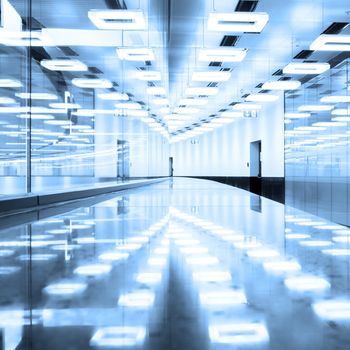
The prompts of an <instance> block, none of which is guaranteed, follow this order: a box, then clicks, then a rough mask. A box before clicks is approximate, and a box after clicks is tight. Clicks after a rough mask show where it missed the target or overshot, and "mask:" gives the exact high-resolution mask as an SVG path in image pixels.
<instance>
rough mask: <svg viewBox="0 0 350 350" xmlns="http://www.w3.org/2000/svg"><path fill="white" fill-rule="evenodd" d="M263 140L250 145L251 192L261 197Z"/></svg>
mask: <svg viewBox="0 0 350 350" xmlns="http://www.w3.org/2000/svg"><path fill="white" fill-rule="evenodd" d="M261 174H262V163H261V140H258V141H254V142H251V143H250V191H251V192H253V193H255V194H258V195H261Z"/></svg>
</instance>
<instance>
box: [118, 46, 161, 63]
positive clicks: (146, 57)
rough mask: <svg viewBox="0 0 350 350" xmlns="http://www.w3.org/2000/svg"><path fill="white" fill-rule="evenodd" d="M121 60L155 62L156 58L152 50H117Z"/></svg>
mask: <svg viewBox="0 0 350 350" xmlns="http://www.w3.org/2000/svg"><path fill="white" fill-rule="evenodd" d="M117 55H118V57H119V59H121V60H125V61H154V60H155V56H154V52H153V50H152V49H149V48H138V49H127V48H121V49H117Z"/></svg>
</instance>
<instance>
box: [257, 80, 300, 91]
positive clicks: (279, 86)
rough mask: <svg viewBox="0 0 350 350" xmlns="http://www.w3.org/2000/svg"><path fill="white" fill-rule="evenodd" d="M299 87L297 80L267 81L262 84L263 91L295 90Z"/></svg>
mask: <svg viewBox="0 0 350 350" xmlns="http://www.w3.org/2000/svg"><path fill="white" fill-rule="evenodd" d="M300 86H301V83H300V81H298V80H278V81H268V82H266V83H265V84H263V86H262V89H263V90H296V89H298V88H299V87H300Z"/></svg>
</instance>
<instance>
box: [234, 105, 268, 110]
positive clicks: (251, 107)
mask: <svg viewBox="0 0 350 350" xmlns="http://www.w3.org/2000/svg"><path fill="white" fill-rule="evenodd" d="M232 109H236V110H239V111H256V110H260V109H261V105H259V104H256V103H237V104H235V105H234V106H233V107H232Z"/></svg>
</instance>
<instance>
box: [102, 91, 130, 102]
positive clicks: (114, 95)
mask: <svg viewBox="0 0 350 350" xmlns="http://www.w3.org/2000/svg"><path fill="white" fill-rule="evenodd" d="M97 97H98V98H100V99H101V100H107V101H128V100H129V96H128V95H127V94H124V93H121V92H107V93H104V94H98V95H97Z"/></svg>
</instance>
